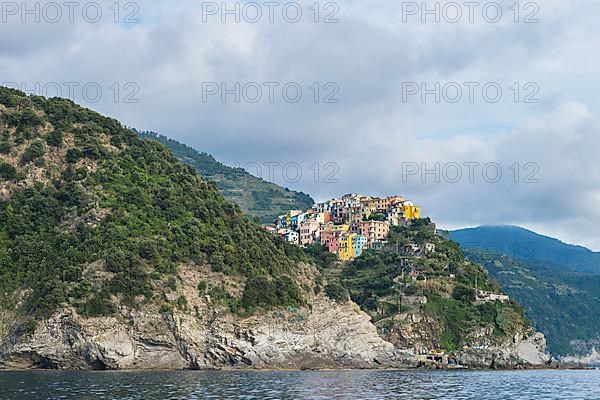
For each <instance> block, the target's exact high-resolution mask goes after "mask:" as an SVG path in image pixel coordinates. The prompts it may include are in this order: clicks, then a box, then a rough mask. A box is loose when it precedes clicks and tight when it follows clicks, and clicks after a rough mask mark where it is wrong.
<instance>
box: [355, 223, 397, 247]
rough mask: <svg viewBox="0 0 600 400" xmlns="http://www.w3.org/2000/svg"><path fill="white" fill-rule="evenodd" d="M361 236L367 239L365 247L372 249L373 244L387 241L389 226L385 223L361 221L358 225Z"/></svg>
mask: <svg viewBox="0 0 600 400" xmlns="http://www.w3.org/2000/svg"><path fill="white" fill-rule="evenodd" d="M360 229H361V234H362V235H364V236H366V237H367V246H368V247H369V248H372V247H373V243H374V242H381V241H384V240H386V239H387V237H388V235H389V233H390V224H389V222H387V221H363V222H361V223H360Z"/></svg>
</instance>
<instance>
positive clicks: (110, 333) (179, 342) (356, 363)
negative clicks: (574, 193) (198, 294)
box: [0, 296, 558, 370]
mask: <svg viewBox="0 0 600 400" xmlns="http://www.w3.org/2000/svg"><path fill="white" fill-rule="evenodd" d="M190 307H191V309H193V310H194V311H193V312H181V311H174V312H172V313H161V312H159V310H154V309H144V310H129V309H123V310H122V311H121V313H120V314H119V315H118V316H114V317H102V318H84V317H82V316H80V315H78V314H77V313H76V312H75V310H73V309H65V310H61V311H60V312H58V313H56V314H55V315H53V316H52V317H51V318H49V319H48V320H45V321H42V322H40V323H39V324H38V325H37V327H36V328H35V330H34V331H33V332H29V333H26V332H25V331H24V327H23V326H22V325H17V326H15V327H13V328H12V329H11V330H10V332H9V333H8V335H6V336H5V337H4V339H3V340H2V343H1V345H0V369H10V370H30V369H59V370H184V369H193V370H214V369H265V370H278V369H291V370H302V369H371V368H373V369H375V368H397V369H411V368H452V366H448V365H447V364H444V363H443V362H438V361H435V360H431V359H429V358H428V357H427V356H426V355H414V354H411V353H410V352H409V351H407V350H403V349H398V348H396V347H395V346H394V345H393V344H391V343H389V342H387V341H386V340H384V339H383V338H382V337H380V335H379V334H378V332H377V328H376V327H375V325H373V324H372V323H371V321H370V317H369V316H368V315H367V314H365V313H364V312H362V311H361V310H360V308H359V307H358V306H357V305H356V304H354V303H352V302H347V303H345V304H338V303H336V302H334V301H332V300H329V299H328V298H327V297H325V296H318V297H316V298H314V299H312V301H311V303H310V304H309V305H308V306H307V307H304V308H302V309H300V310H276V311H271V312H268V313H266V314H264V315H261V316H253V317H249V318H245V319H238V318H235V317H234V316H232V315H231V314H229V315H223V316H220V315H218V313H217V312H216V311H214V309H212V308H211V304H210V303H209V302H200V301H197V302H196V304H191V305H190ZM455 360H456V361H457V364H459V365H462V366H466V367H468V368H477V369H525V368H527V369H530V368H557V367H558V364H557V363H556V362H555V361H553V360H552V358H551V357H550V356H549V355H548V354H546V351H545V339H544V337H543V335H542V334H536V335H534V336H533V337H531V338H529V339H523V340H522V341H521V342H520V343H518V344H516V345H515V346H510V347H503V348H489V349H469V350H464V351H461V352H459V353H458V354H456V355H455Z"/></svg>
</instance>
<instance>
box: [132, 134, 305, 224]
mask: <svg viewBox="0 0 600 400" xmlns="http://www.w3.org/2000/svg"><path fill="white" fill-rule="evenodd" d="M138 134H139V135H140V136H141V137H143V138H148V139H153V140H157V141H158V142H160V143H162V144H164V145H165V146H167V147H168V148H169V150H171V152H172V153H173V154H174V155H175V157H177V158H178V159H179V160H181V161H183V162H184V163H186V164H189V165H191V166H193V167H194V168H195V169H196V171H197V172H198V173H199V174H201V175H202V176H204V177H205V178H206V179H209V180H211V181H214V182H216V184H217V187H218V188H219V191H220V192H221V194H222V195H223V196H224V197H225V198H226V199H227V200H229V201H230V202H233V203H235V204H237V205H238V206H240V208H241V209H242V211H243V212H244V213H245V214H247V215H250V216H251V217H255V218H257V219H258V220H259V221H260V222H262V223H270V222H273V219H274V218H275V217H277V216H278V215H281V214H285V213H286V212H287V211H289V210H294V209H299V210H305V209H308V208H310V207H312V205H313V204H314V203H315V201H314V200H313V199H312V197H310V196H309V195H308V194H306V193H303V192H296V191H293V190H289V189H287V188H283V187H281V186H279V185H277V184H275V183H272V182H268V181H266V180H264V179H261V178H259V177H256V176H254V175H252V174H250V173H248V172H247V171H246V170H244V169H243V168H232V167H228V166H227V165H225V164H223V163H221V162H219V161H217V160H216V159H215V158H214V157H213V156H211V155H210V154H207V153H203V152H200V151H198V150H196V149H194V148H192V147H190V146H188V145H185V144H183V143H180V142H178V141H176V140H174V139H170V138H168V137H166V136H164V135H160V134H158V133H155V132H138Z"/></svg>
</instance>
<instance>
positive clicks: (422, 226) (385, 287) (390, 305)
mask: <svg viewBox="0 0 600 400" xmlns="http://www.w3.org/2000/svg"><path fill="white" fill-rule="evenodd" d="M434 229H435V228H433V226H432V225H431V223H430V221H429V220H428V219H423V220H417V221H415V222H414V223H413V224H412V225H410V226H405V227H394V228H393V230H392V232H391V234H390V238H389V243H390V244H389V245H388V246H387V247H386V248H384V249H383V250H382V251H372V250H369V251H366V252H365V253H364V254H363V255H361V256H360V257H359V258H357V259H356V260H354V261H353V262H352V263H350V264H348V265H346V266H345V267H344V268H343V270H342V271H341V273H340V280H341V282H342V283H343V285H344V287H345V288H347V290H348V291H349V294H350V297H351V298H352V299H353V300H354V301H355V302H356V303H358V304H359V305H360V306H361V307H362V308H363V309H364V310H365V311H366V312H367V313H369V314H370V315H371V316H372V317H373V320H374V321H376V323H377V326H378V328H379V330H380V333H381V334H382V335H383V336H384V337H386V338H387V339H388V340H390V341H392V342H393V343H395V344H398V345H406V344H408V343H406V337H405V336H406V335H405V334H400V335H398V334H397V332H403V330H406V331H410V330H411V327H410V326H409V327H408V328H406V324H408V325H411V323H410V322H408V321H410V320H411V318H412V320H413V321H422V322H421V323H422V324H423V325H422V326H419V324H416V325H417V326H419V327H418V328H417V329H421V331H422V332H427V333H426V334H424V336H425V337H424V339H425V340H424V341H425V342H426V344H427V345H430V346H431V345H433V346H436V347H438V348H443V349H445V350H448V351H456V350H459V349H462V347H463V346H464V345H468V346H473V345H477V344H476V343H474V341H473V339H472V338H471V336H472V334H473V332H476V331H480V330H484V331H489V332H493V334H492V337H491V338H490V340H491V341H492V343H496V344H498V343H502V342H506V341H510V340H511V338H512V337H514V335H515V334H516V333H517V332H521V333H524V332H527V330H528V327H529V322H528V321H527V320H526V319H525V318H524V316H523V310H522V308H521V306H520V305H518V304H517V303H516V302H514V301H510V302H506V303H501V302H499V301H496V302H487V303H481V302H476V296H475V285H477V288H478V289H479V290H485V291H488V292H493V293H501V289H500V287H499V286H498V285H497V284H496V283H494V282H493V281H492V280H491V279H490V277H489V276H488V273H487V272H486V271H485V269H483V268H482V267H481V266H480V265H477V264H475V263H473V262H470V261H469V260H467V259H465V257H464V256H463V254H462V253H461V251H460V248H459V246H458V244H457V243H455V242H452V241H450V240H448V239H446V238H444V237H442V236H440V235H439V234H436V233H435V232H434ZM426 243H428V244H433V245H435V250H434V251H431V252H427V251H424V250H419V251H417V252H413V251H406V250H403V249H404V248H405V245H408V244H411V245H417V246H420V248H421V249H423V248H424V245H425V244H426ZM414 297H425V298H426V299H427V303H426V304H424V305H422V306H417V307H415V306H412V305H411V306H408V305H406V304H403V302H402V300H403V299H405V300H406V299H407V298H414ZM405 314H406V315H412V316H414V317H410V318H408V317H403V316H402V315H405ZM394 332H396V333H394ZM428 336H429V337H428ZM421 340H422V339H421ZM427 340H429V342H428V343H427Z"/></svg>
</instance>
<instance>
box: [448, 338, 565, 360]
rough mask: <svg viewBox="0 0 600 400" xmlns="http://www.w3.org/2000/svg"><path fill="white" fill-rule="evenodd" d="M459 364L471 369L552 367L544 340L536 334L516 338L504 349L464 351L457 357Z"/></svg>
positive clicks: (492, 348)
mask: <svg viewBox="0 0 600 400" xmlns="http://www.w3.org/2000/svg"><path fill="white" fill-rule="evenodd" d="M457 359H458V361H459V362H460V363H461V364H464V365H468V366H470V367H473V368H493V369H521V368H545V367H552V366H553V365H551V362H552V357H550V356H549V355H548V354H547V353H546V338H545V337H544V335H543V334H541V333H539V332H537V333H535V334H534V335H532V336H531V337H529V338H526V339H521V338H516V339H515V343H512V344H508V345H506V346H504V347H489V348H477V349H466V350H464V351H462V352H460V353H459V354H458V356H457Z"/></svg>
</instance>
